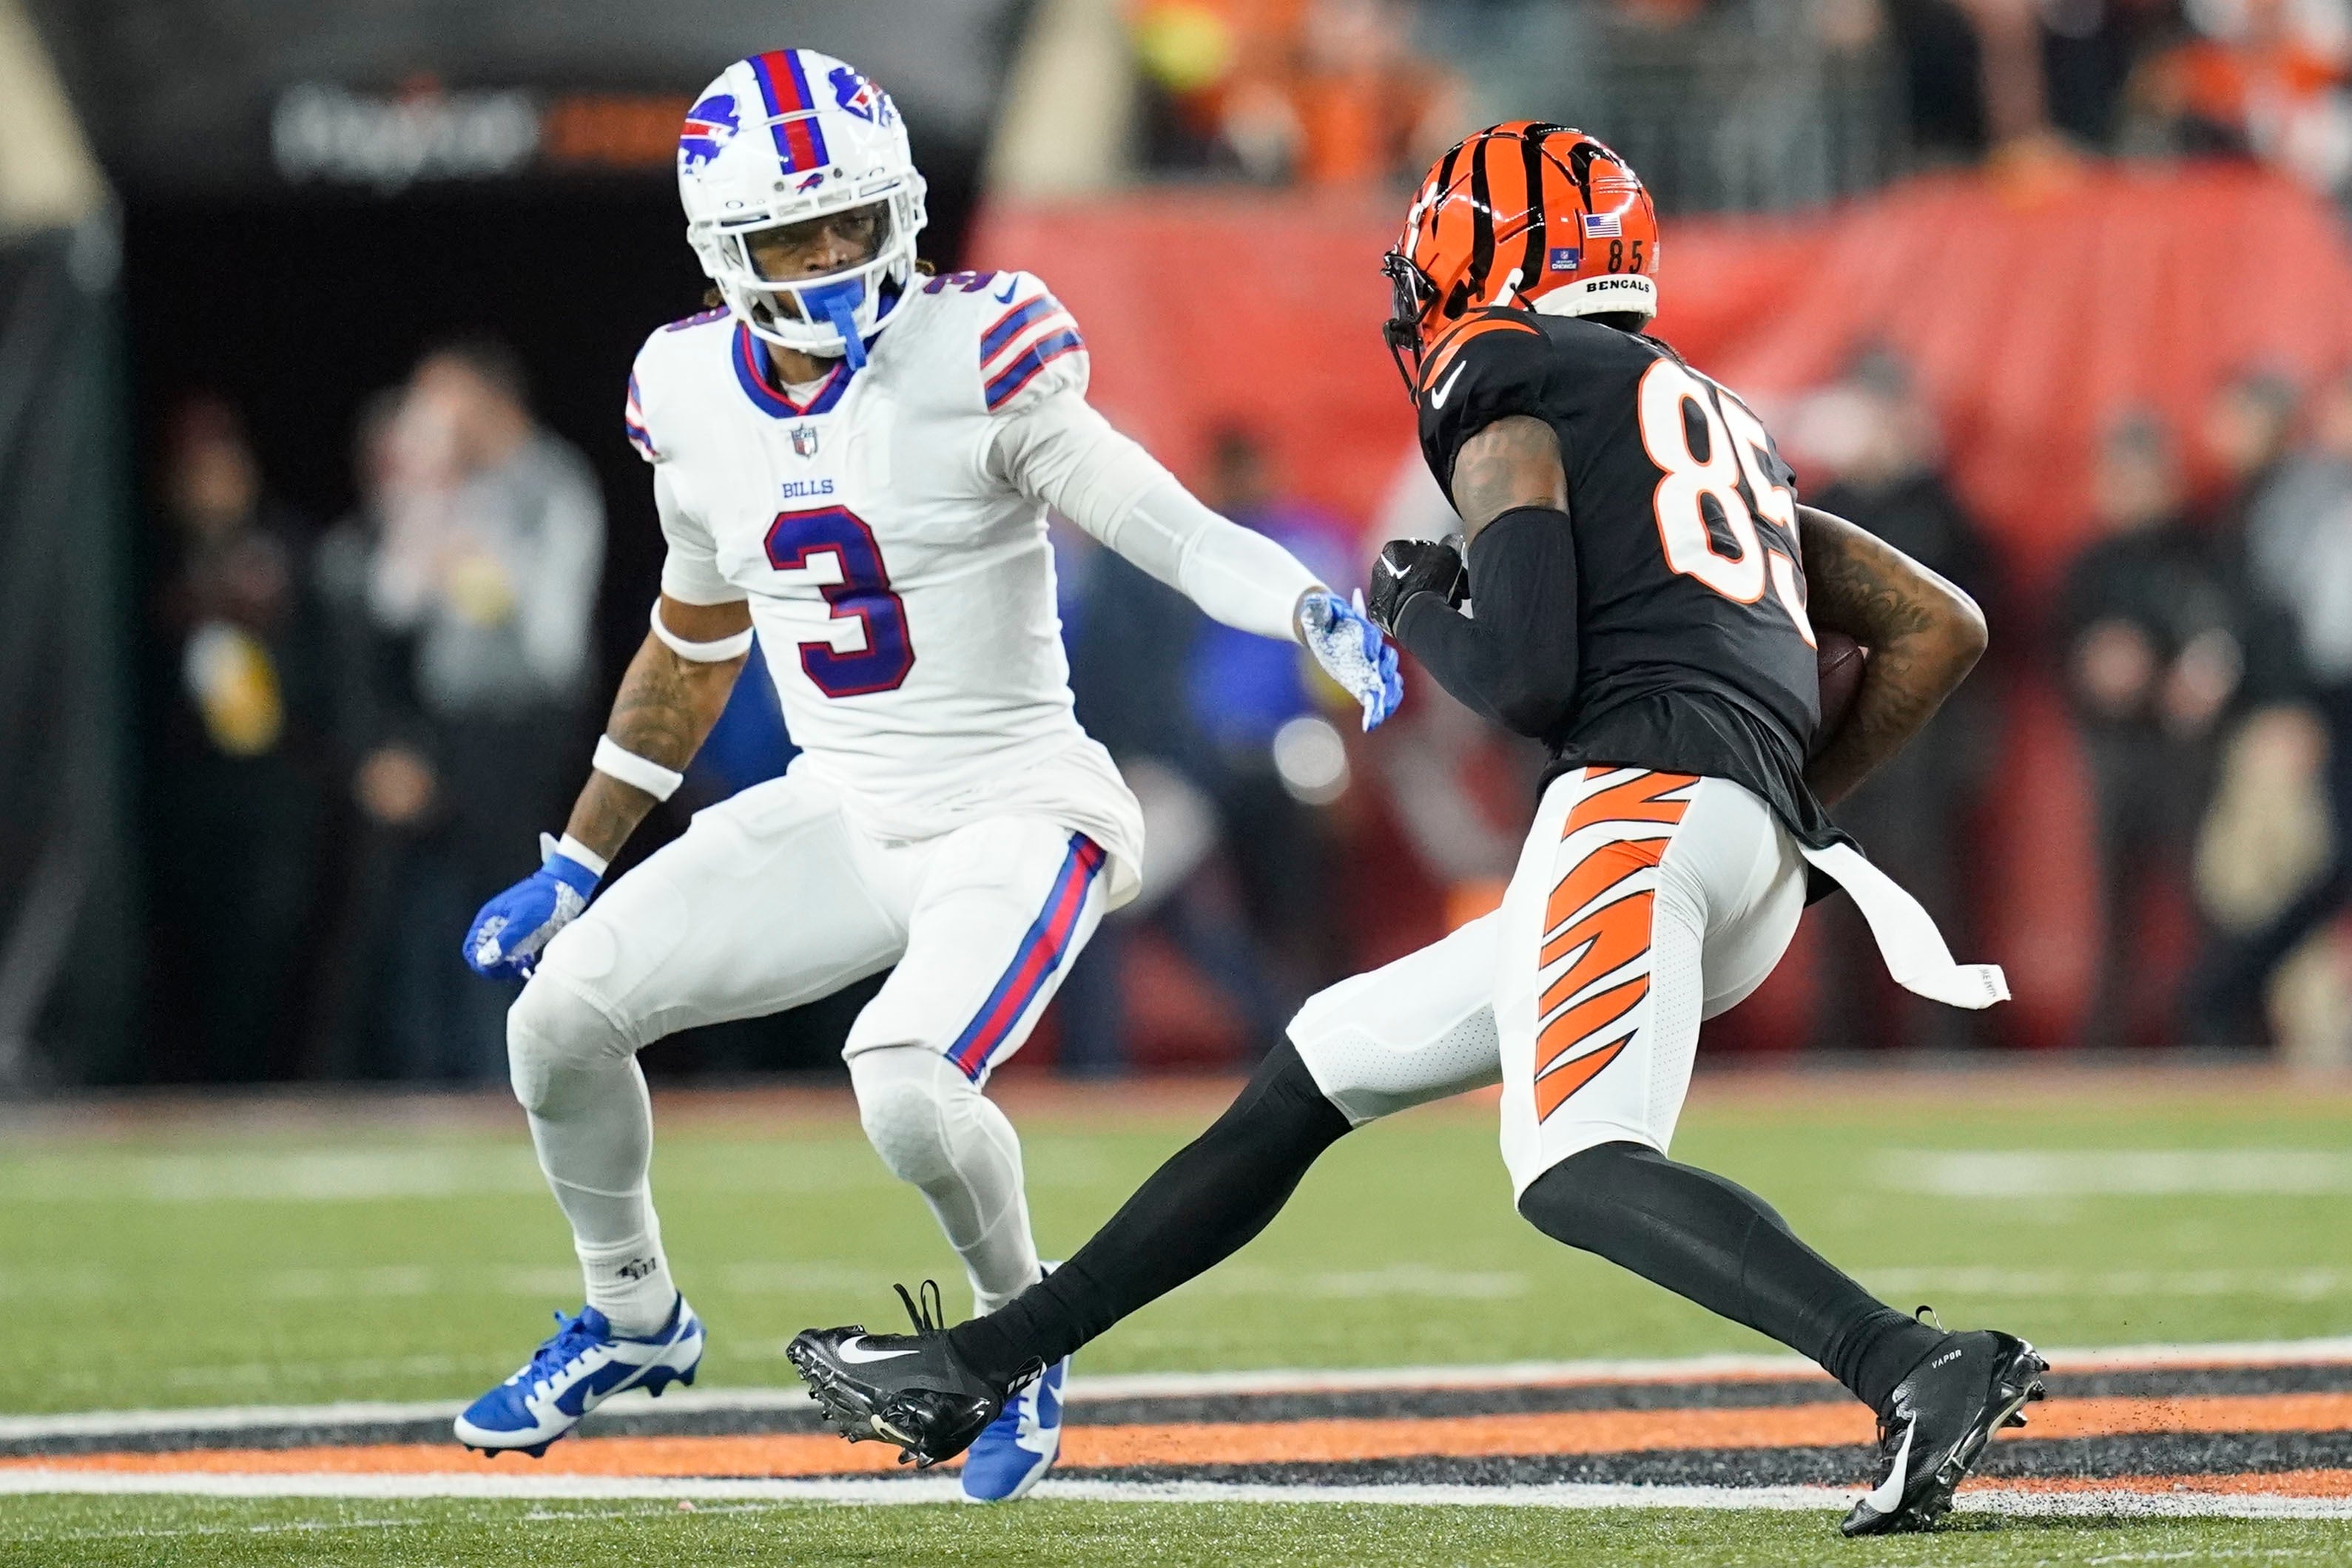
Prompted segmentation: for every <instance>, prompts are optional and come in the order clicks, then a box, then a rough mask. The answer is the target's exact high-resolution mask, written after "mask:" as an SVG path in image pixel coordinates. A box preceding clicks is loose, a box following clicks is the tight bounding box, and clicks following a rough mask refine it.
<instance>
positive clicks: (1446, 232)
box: [1381, 120, 1658, 390]
mask: <svg viewBox="0 0 2352 1568" xmlns="http://www.w3.org/2000/svg"><path fill="white" fill-rule="evenodd" d="M1381 271H1382V272H1383V273H1385V274H1386V275H1387V277H1388V279H1389V286H1390V288H1391V291H1392V294H1393V297H1394V301H1395V306H1394V309H1393V310H1392V312H1391V315H1390V317H1389V319H1388V322H1387V324H1386V326H1385V328H1384V334H1385V336H1386V337H1387V339H1388V344H1389V351H1390V353H1391V355H1392V356H1394V358H1395V360H1396V362H1397V369H1398V370H1399V371H1402V373H1403V376H1404V379H1405V385H1406V387H1407V389H1408V390H1410V389H1411V388H1412V387H1413V386H1414V385H1415V384H1416V374H1417V371H1419V369H1420V365H1421V358H1422V355H1423V354H1424V353H1425V352H1427V351H1428V350H1429V347H1430V345H1431V344H1432V343H1433V342H1434V341H1435V340H1437V338H1438V337H1439V336H1440V335H1441V334H1443V333H1444V330H1445V329H1446V328H1448V327H1449V326H1451V325H1453V324H1454V322H1455V321H1458V320H1460V319H1462V318H1463V317H1464V316H1465V315H1467V314H1468V313H1469V312H1471V311H1473V310H1477V309H1481V308H1486V307H1488V306H1496V305H1504V306H1512V307H1516V308H1519V309H1525V310H1536V311H1538V312H1541V313H1542V314H1544V315H1547V316H1604V315H1619V314H1622V315H1627V316H1633V317H1638V318H1640V319H1643V320H1645V321H1646V320H1648V319H1650V318H1651V317H1653V316H1654V315H1656V314H1657V310H1658V285H1657V272H1658V214H1657V209H1656V208H1655V207H1654V206H1653V205H1652V204H1651V202H1650V193H1649V192H1648V191H1646V190H1644V189H1643V186H1642V182H1641V179H1640V177H1639V176H1637V175H1636V174H1635V173H1634V172H1633V170H1632V169H1630V168H1628V167H1627V166H1626V164H1625V162H1624V160H1623V159H1622V158H1620V157H1618V156H1617V154H1616V153H1614V152H1612V151H1610V149H1609V147H1608V145H1607V144H1606V143H1605V142H1603V141H1601V139H1600V138H1599V137H1596V136H1589V135H1587V134H1585V133H1584V132H1583V131H1577V130H1573V129H1570V127H1568V126H1564V125H1546V124H1544V123H1542V122H1540V121H1538V120H1514V121H1511V122H1509V123H1507V124H1503V125H1497V126H1494V127H1492V128H1490V129H1488V130H1486V131H1480V132H1478V133H1477V134H1476V135H1475V136H1472V137H1469V138H1467V139H1466V140H1465V141H1459V142H1457V143H1455V144H1454V146H1453V147H1451V148H1449V149H1447V150H1446V152H1445V155H1444V157H1442V158H1440V159H1439V160H1438V161H1437V162H1436V164H1435V165H1434V166H1433V168H1432V169H1431V170H1430V172H1429V176H1428V178H1427V179H1425V180H1423V182H1422V186H1421V191H1420V193H1419V194H1418V195H1416V196H1415V197H1414V199H1413V204H1412V210H1411V211H1410V212H1409V213H1407V214H1405V226H1404V234H1403V235H1402V237H1401V238H1400V239H1399V240H1398V241H1397V246H1396V248H1395V249H1394V250H1391V251H1390V252H1389V253H1388V255H1387V256H1384V257H1382V258H1381Z"/></svg>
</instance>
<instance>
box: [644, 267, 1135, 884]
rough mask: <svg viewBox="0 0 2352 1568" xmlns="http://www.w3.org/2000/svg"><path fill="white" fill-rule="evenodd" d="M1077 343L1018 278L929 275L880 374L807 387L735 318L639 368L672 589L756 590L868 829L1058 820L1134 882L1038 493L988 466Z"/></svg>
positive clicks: (655, 353) (1122, 816)
mask: <svg viewBox="0 0 2352 1568" xmlns="http://www.w3.org/2000/svg"><path fill="white" fill-rule="evenodd" d="M1086 383H1087V354H1086V345H1085V342H1084V340H1082V339H1081V337H1080V336H1079V333H1078V329H1077V325H1076V322H1075V321H1074V320H1072V319H1071V318H1070V316H1069V314H1068V313H1067V312H1066V311H1065V310H1064V309H1063V308H1062V307H1061V305H1060V304H1059V302H1057V301H1056V300H1055V298H1054V297H1053V296H1052V295H1051V294H1050V293H1048V292H1047V291H1046V289H1045V285H1044V284H1043V283H1041V282H1039V281H1038V280H1037V279H1036V278H1035V277H1032V276H1030V275H1029V274H1027V273H1024V272H1014V273H979V274H973V273H957V274H952V275H950V276H948V277H938V278H931V279H929V280H926V281H924V282H922V283H920V284H919V286H918V287H915V288H913V289H911V290H909V291H908V294H907V295H906V297H905V298H902V299H901V300H900V301H899V302H898V305H897V306H896V307H895V308H893V309H892V310H891V312H890V315H889V318H888V319H887V324H886V325H885V327H884V329H883V330H882V331H881V333H880V334H879V335H878V336H877V338H876V339H875V340H874V341H873V343H872V345H871V348H870V350H869V353H868V358H867V361H866V364H865V366H864V367H863V368H862V369H859V370H857V371H854V372H853V371H851V370H850V369H849V367H848V363H847V361H835V364H834V368H833V370H832V372H831V374H830V375H829V376H827V377H826V379H825V380H824V382H821V383H820V384H818V385H817V386H816V387H815V388H814V391H807V390H805V389H804V390H803V396H802V397H800V398H797V399H796V398H795V397H793V395H791V393H790V392H789V391H788V390H787V389H784V388H782V387H780V386H778V385H777V384H776V382H775V381H774V377H773V371H772V366H771V364H770V361H769V360H768V357H767V354H766V352H765V350H764V349H763V348H762V347H761V344H760V343H759V342H758V340H755V339H754V338H753V337H752V336H751V333H750V332H748V331H747V330H745V329H743V328H742V327H741V326H740V324H739V323H737V322H736V321H735V320H734V319H732V318H731V317H730V316H729V315H728V314H727V313H726V312H724V311H709V312H705V313H704V314H702V315H699V316H693V317H688V319H685V320H683V321H679V322H676V323H673V324H672V325H670V326H667V327H665V328H662V329H660V330H658V331H656V332H655V333H654V334H653V336H652V337H650V338H648V339H647V340H646V346H645V348H644V349H643V350H640V351H639V353H638V355H637V361H636V366H635V371H634V372H633V373H632V375H631V376H630V378H629V398H628V408H627V428H628V434H629V437H630V439H631V441H633V442H634V443H635V444H636V446H637V448H638V450H639V451H640V452H641V453H643V454H644V455H645V456H646V459H647V460H648V461H649V462H651V463H653V464H655V465H656V469H655V495H656V500H657V502H658V504H659V507H660V510H661V519H662V528H663V531H664V533H665V534H666V535H667V539H668V544H669V555H668V559H667V563H666V564H665V566H664V568H663V571H662V589H663V591H665V592H667V593H668V594H669V595H670V596H671V597H673V598H675V599H678V600H682V601H687V602H689V603H698V604H715V603H719V602H724V601H735V600H748V601H749V602H750V605H751V621H752V625H753V627H754V628H755V629H756V630H757V631H758V632H759V639H760V646H761V649H762V650H763V651H764V652H765V653H766V655H767V660H768V667H769V669H770V670H771V671H772V673H773V674H774V676H775V684H776V690H777V692H778V694H779V695H781V696H782V700H783V708H784V719H785V723H786V724H787V726H788V727H790V729H791V731H792V737H793V741H794V742H795V743H796V744H798V745H799V746H800V747H802V749H803V755H802V756H801V757H800V758H797V759H795V760H794V762H793V768H796V769H797V768H812V769H814V770H816V771H817V772H819V773H821V774H822V775H824V776H825V777H826V778H828V779H831V780H833V781H834V782H835V783H836V784H838V785H840V786H842V787H843V793H844V794H845V797H847V798H849V799H851V800H855V801H856V802H857V804H858V809H859V810H861V812H862V813H863V814H864V815H865V816H866V819H867V820H868V821H869V822H870V824H871V825H872V826H874V827H875V828H877V829H878V830H879V831H882V832H884V833H887V834H889V835H892V836H898V837H904V838H909V839H914V838H924V837H929V836H930V835H932V834H934V833H939V832H944V831H951V830H952V829H954V828H955V827H957V826H960V825H961V824H963V823H965V822H969V821H973V820H975V819H977V818H980V817H985V816H992V815H1002V814H1005V813H1008V812H1018V813H1035V814H1045V815H1051V816H1053V817H1055V819H1057V820H1059V821H1066V822H1067V823H1068V824H1069V825H1071V826H1073V827H1076V828H1078V829H1080V830H1081V831H1085V832H1086V833H1087V834H1088V836H1090V837H1092V838H1093V839H1095V840H1096V841H1097V842H1098V843H1099V844H1101V845H1102V847H1103V848H1104V849H1105V850H1106V851H1108V852H1109V854H1110V856H1111V858H1112V861H1113V862H1114V863H1113V868H1112V877H1111V897H1112V899H1113V900H1114V902H1123V901H1124V900H1125V898H1126V897H1127V896H1129V894H1131V893H1132V891H1133V888H1134V885H1135V881H1136V867H1137V866H1138V865H1139V862H1140V855H1141V850H1142V833H1143V826H1142V818H1141V813H1140V812H1139V810H1138V808H1137V806H1136V803H1135V800H1134V797H1133V796H1132V795H1130V794H1129V792H1128V789H1127V787H1126V785H1125V784H1124V783H1123V782H1122V781H1121V780H1120V779H1119V777H1118V770H1117V769H1116V768H1114V767H1113V766H1112V764H1111V760H1110V757H1109V755H1108V753H1107V752H1105V751H1104V750H1103V748H1102V747H1100V746H1098V745H1097V744H1096V743H1095V742H1094V741H1093V740H1092V739H1090V738H1089V737H1087V734H1086V732H1085V731H1084V730H1083V729H1081V728H1080V727H1079V726H1078V722H1077V719H1076V716H1075V715H1074V713H1073V712H1072V709H1071V701H1070V685H1069V665H1068V662H1067V660H1066V657H1065V655H1064V653H1063V651H1062V638H1061V622H1060V618H1059V616H1058V615H1057V614H1056V612H1055V582H1054V560H1053V554H1052V551H1051V550H1050V549H1049V548H1048V546H1047V542H1046V536H1045V507H1044V506H1043V505H1042V504H1041V503H1039V502H1037V501H1034V500H1032V499H1030V498H1028V497H1024V496H1023V495H1021V494H1020V493H1018V492H1017V491H1015V490H1014V489H1013V488H1012V487H1011V486H1009V485H1007V484H1006V483H1005V481H1004V480H1003V479H1001V478H998V477H994V476H992V475H991V473H990V472H989V469H990V466H991V465H990V463H989V452H990V448H991V444H992V441H993V439H994V436H995V434H996V431H997V428H998V425H999V423H1000V422H1001V421H1002V420H1003V419H1005V418H1007V417H1009V416H1011V415H1013V414H1014V413H1017V412H1019V411H1021V410H1023V409H1024V408H1026V407H1028V406H1029V405H1030V404H1031V403H1032V402H1034V401H1035V400H1037V399H1041V398H1044V397H1047V396H1051V395H1053V394H1055V393H1057V392H1073V391H1075V392H1080V393H1083V392H1084V391H1085V388H1086Z"/></svg>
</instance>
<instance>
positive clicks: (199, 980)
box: [150, 397, 326, 1081]
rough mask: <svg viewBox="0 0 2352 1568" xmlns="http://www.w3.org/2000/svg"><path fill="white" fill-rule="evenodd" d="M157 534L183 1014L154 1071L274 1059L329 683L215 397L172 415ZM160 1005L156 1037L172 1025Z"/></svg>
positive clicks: (159, 818)
mask: <svg viewBox="0 0 2352 1568" xmlns="http://www.w3.org/2000/svg"><path fill="white" fill-rule="evenodd" d="M164 442H165V445H164V463H163V473H162V475H161V476H160V484H159V486H158V488H159V491H160V495H161V498H162V500H163V508H164V513H165V520H166V522H167V524H168V527H169V530H170V531H169V533H168V535H167V536H166V538H164V540H163V547H164V562H165V564H164V565H163V569H162V573H161V575H162V580H163V595H162V601H161V604H160V607H159V615H158V620H159V622H160V623H161V624H160V630H161V632H163V637H162V639H161V640H160V641H161V648H160V651H161V652H162V653H164V654H165V655H166V656H167V657H168V658H169V659H170V660H171V661H172V667H171V668H170V669H169V670H168V671H167V672H164V673H163V674H162V675H161V678H160V679H159V681H158V689H159V690H162V689H170V690H171V691H172V692H173V697H172V699H171V700H169V701H167V702H164V703H163V704H161V705H160V706H161V707H162V713H161V718H162V726H161V732H160V734H159V736H158V737H157V740H156V745H155V756H156V764H155V768H154V773H153V810H152V816H151V819H150V820H151V821H152V824H153V828H154V833H155V853H154V859H153V864H154V868H155V877H156V886H155V899H154V916H155V930H156V933H157V946H158V950H159V955H160V956H161V958H162V960H163V987H162V990H163V995H164V996H165V997H167V998H171V1000H170V1001H168V1002H167V1003H166V1004H165V1005H164V1006H163V1008H161V1009H158V1010H159V1014H160V1016H161V1017H162V1018H163V1019H166V1020H173V1019H185V1020H186V1034H185V1036H184V1040H182V1041H180V1042H179V1043H180V1048H181V1049H180V1053H179V1056H178V1059H177V1060H166V1061H163V1062H160V1063H158V1064H157V1065H158V1068H159V1073H160V1075H161V1076H164V1077H169V1078H194V1079H200V1080H214V1081H218V1080H234V1081H247V1080H253V1079H258V1078H265V1077H274V1076H283V1075H285V1074H286V1073H287V1072H288V1071H289V1070H290V1067H291V1065H292V1062H293V1061H294V1057H295V1053H296V1051H298V1050H299V1032H300V1021H301V1016H302V1009H301V1008H300V1007H299V1005H298V993H299V988H300V987H299V975H298V973H297V970H296V967H295V964H296V960H297V958H298V957H299V956H300V953H301V949H302V946H303V925H304V922H305V920H306V918H307V917H308V915H309V914H310V905H311V902H312V893H313V884H314V881H315V879H314V875H313V872H314V865H315V859H316V850H317V832H318V822H319V804H320V785H319V779H318V776H317V775H318V766H319V762H320V755H319V753H320V744H321V740H322V735H321V730H322V727H323V714H322V708H323V707H324V706H325V698H326V693H325V692H324V691H323V690H322V688H321V686H320V682H319V680H318V678H317V672H318V669H319V666H320V660H319V659H318V657H317V653H318V646H317V644H318V640H319V636H320V626H319V621H318V617H317V614H316V612H315V608H314V606H313V604H312V603H311V601H310V596H309V594H308V592H307V583H306V570H305V567H306V561H305V551H306V549H307V545H308V541H307V539H306V538H305V530H304V528H303V527H302V525H301V523H300V521H299V519H298V518H296V517H293V516H292V515H291V514H289V512H287V511H286V510H285V509H284V508H283V507H279V506H278V505H277V504H276V503H275V502H274V501H272V500H271V499H270V498H269V497H268V494H267V492H266V491H265V490H264V488H263V484H262V478H261V473H260V469H259V467H258V465H257V463H256V462H255V459H254V455H253V451H252V448H251V447H250V446H249V445H248V444H247V441H246V436H245V431H244V427H243V425H242V424H241V423H240V422H239V421H238V419H237V417H236V413H235V412H234V411H233V410H231V409H230V408H229V406H228V405H227V404H226V403H225V402H221V401H220V400H218V399H216V398H212V397H196V398H192V399H190V400H189V401H187V402H184V403H183V404H182V405H181V406H180V408H179V409H178V410H177V411H176V413H174V414H173V418H172V420H171V423H170V425H169V427H168V429H167V431H166V433H165V437H164ZM173 1032H174V1031H173V1030H171V1029H170V1028H169V1026H168V1023H167V1027H166V1028H165V1030H163V1035H164V1037H165V1038H166V1039H170V1038H171V1037H172V1035H173Z"/></svg>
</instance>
